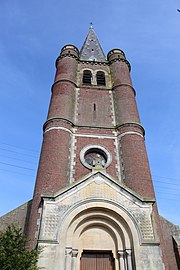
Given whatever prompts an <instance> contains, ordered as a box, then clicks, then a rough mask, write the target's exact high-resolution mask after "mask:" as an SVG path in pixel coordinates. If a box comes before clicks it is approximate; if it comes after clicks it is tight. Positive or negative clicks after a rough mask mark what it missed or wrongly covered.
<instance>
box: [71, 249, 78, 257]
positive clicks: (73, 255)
mask: <svg viewBox="0 0 180 270" xmlns="http://www.w3.org/2000/svg"><path fill="white" fill-rule="evenodd" d="M77 255H78V249H72V257H77Z"/></svg>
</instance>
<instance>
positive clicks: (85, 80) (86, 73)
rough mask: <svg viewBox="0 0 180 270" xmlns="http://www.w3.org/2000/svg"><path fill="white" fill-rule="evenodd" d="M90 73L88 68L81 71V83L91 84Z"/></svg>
mask: <svg viewBox="0 0 180 270" xmlns="http://www.w3.org/2000/svg"><path fill="white" fill-rule="evenodd" d="M91 78H92V73H91V71H90V70H84V72H83V84H91Z"/></svg>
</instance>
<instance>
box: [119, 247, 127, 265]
mask: <svg viewBox="0 0 180 270" xmlns="http://www.w3.org/2000/svg"><path fill="white" fill-rule="evenodd" d="M124 255H125V252H124V250H118V258H119V269H120V270H126V268H125V264H124Z"/></svg>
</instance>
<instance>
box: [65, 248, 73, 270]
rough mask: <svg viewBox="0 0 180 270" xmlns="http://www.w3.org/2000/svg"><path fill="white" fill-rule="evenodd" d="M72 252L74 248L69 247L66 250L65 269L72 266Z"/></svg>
mask: <svg viewBox="0 0 180 270" xmlns="http://www.w3.org/2000/svg"><path fill="white" fill-rule="evenodd" d="M71 253H72V248H69V247H67V248H66V250H65V270H70V269H71V268H70V267H71Z"/></svg>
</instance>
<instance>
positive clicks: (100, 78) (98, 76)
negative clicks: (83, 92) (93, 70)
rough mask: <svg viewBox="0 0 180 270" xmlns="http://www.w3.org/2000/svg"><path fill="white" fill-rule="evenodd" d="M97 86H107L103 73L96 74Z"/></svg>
mask: <svg viewBox="0 0 180 270" xmlns="http://www.w3.org/2000/svg"><path fill="white" fill-rule="evenodd" d="M96 80H97V85H106V80H105V74H104V72H103V71H98V72H97V74H96Z"/></svg>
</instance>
